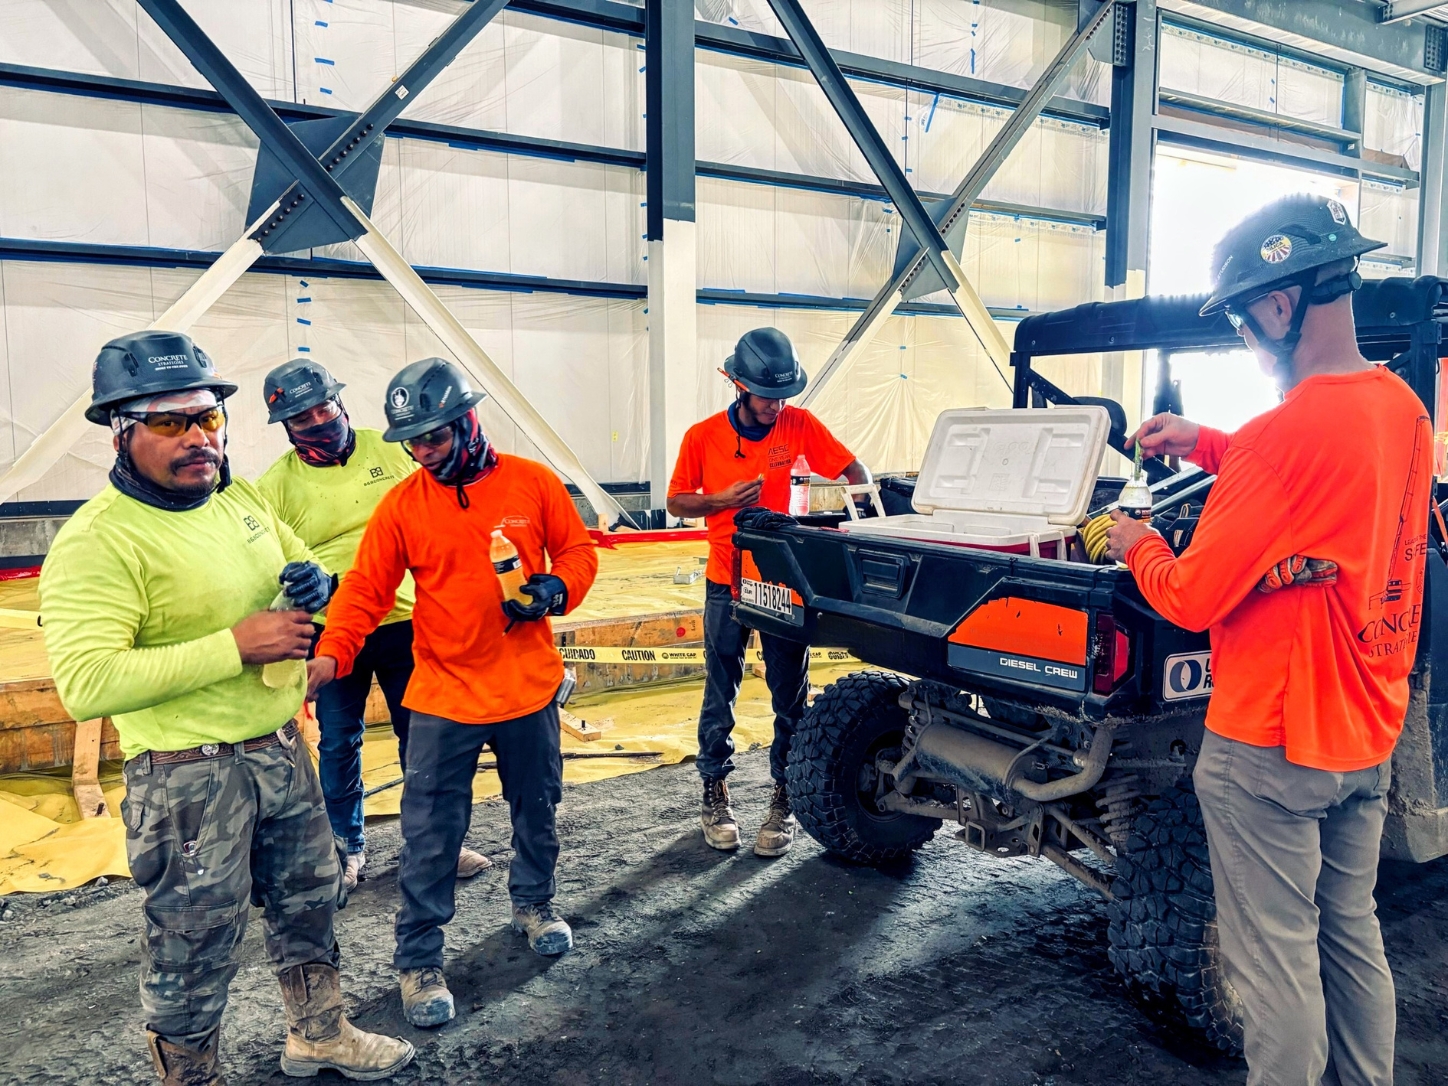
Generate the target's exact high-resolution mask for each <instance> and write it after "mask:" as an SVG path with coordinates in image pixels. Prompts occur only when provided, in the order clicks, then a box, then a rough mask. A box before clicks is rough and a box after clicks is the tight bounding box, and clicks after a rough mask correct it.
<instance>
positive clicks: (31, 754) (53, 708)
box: [0, 610, 704, 773]
mask: <svg viewBox="0 0 1448 1086" xmlns="http://www.w3.org/2000/svg"><path fill="white" fill-rule="evenodd" d="M553 632H554V635H555V637H556V639H557V641H558V643H559V644H560V645H606V646H613V647H624V648H629V647H639V648H657V647H660V646H668V645H697V644H699V643H701V642H702V641H703V640H704V613H703V611H701V610H700V611H670V612H667V613H664V614H655V615H634V616H630V617H628V618H601V619H594V620H591V621H586V622H555V623H554V624H553ZM576 666H577V671H578V689H577V693H579V694H585V693H594V692H597V691H600V690H613V689H616V688H618V687H622V686H635V685H640V684H646V683H657V682H670V681H673V680H676V679H684V678H689V677H691V676H698V675H702V674H703V672H704V667H703V665H702V664H694V665H685V666H664V665H659V664H578V665H576ZM365 717H366V720H367V723H369V724H380V723H383V722H385V721H387V720H388V719H390V718H389V714H388V712H387V702H386V701H385V700H383V697H382V691H381V690H380V689H379V688H378V687H377V684H376V683H373V684H372V693H371V694H370V695H369V696H368V698H367V707H366V709H365ZM74 752H75V721H74V720H72V719H71V718H70V716H69V714H67V713H66V711H65V707H64V706H63V705H61V703H60V697H59V695H58V694H57V693H56V691H55V681H54V680H53V679H25V680H21V681H18V682H10V683H0V773H18V772H24V771H27V770H37V769H54V768H57V767H59V766H68V765H71V764H72V759H73V757H74ZM100 757H101V760H102V761H116V760H119V759H120V757H121V747H120V739H119V737H118V736H117V735H116V729H115V728H114V727H113V726H112V725H111V722H110V721H109V720H107V721H105V722H104V724H103V726H102V728H101V748H100Z"/></svg>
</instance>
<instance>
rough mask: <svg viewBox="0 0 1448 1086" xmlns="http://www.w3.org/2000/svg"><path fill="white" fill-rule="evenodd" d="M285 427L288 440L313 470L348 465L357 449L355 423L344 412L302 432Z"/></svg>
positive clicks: (284, 424)
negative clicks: (353, 425)
mask: <svg viewBox="0 0 1448 1086" xmlns="http://www.w3.org/2000/svg"><path fill="white" fill-rule="evenodd" d="M339 406H340V405H339ZM282 425H283V426H284V427H286V431H287V440H288V441H290V442H291V443H292V448H294V449H296V450H297V456H299V457H300V458H301V460H302V463H304V464H310V465H312V467H314V468H326V467H332V466H333V465H337V464H345V463H347V459H348V458H349V457H350V456H351V455H352V453H353V452H355V451H356V449H357V431H355V430H353V429H352V421H351V419H349V418H348V417H347V411H346V409H345V408H343V409H342V411H341V412H340V413H339V414H338V415H337V417H336V418H334V419H328V420H327V421H326V422H323V423H320V424H318V425H316V426H308V427H307V428H306V429H303V430H293V429H292V428H291V427H290V426H287V424H286V423H282Z"/></svg>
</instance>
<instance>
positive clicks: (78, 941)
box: [0, 751, 1448, 1086]
mask: <svg viewBox="0 0 1448 1086" xmlns="http://www.w3.org/2000/svg"><path fill="white" fill-rule="evenodd" d="M767 776H768V768H767V762H766V758H765V755H764V752H763V751H759V752H756V753H752V754H749V755H746V756H744V758H743V759H742V767H741V769H740V771H739V772H737V773H736V774H735V777H734V782H735V796H736V801H737V802H736V810H737V811H738V812H739V813H740V816H741V821H742V823H743V825H744V828H745V830H746V831H749V832H751V833H752V830H753V829H754V828H755V827H756V826H757V823H758V820H759V818H760V815H761V812H762V809H763V807H764V806H765V802H766V798H767V794H768V793H767V789H768V781H767ZM697 779H698V778H697V776H696V774H695V771H694V769H693V767H692V766H691V765H682V766H674V767H669V768H663V769H658V770H655V771H652V772H648V773H642V774H638V775H635V776H628V777H621V778H617V779H614V780H609V781H602V782H596V783H592V784H588V785H582V786H577V787H570V788H569V789H568V791H567V794H566V796H565V799H564V806H563V808H562V810H561V811H560V821H561V830H562V837H563V842H564V854H563V859H562V862H561V864H560V868H559V876H560V886H559V904H560V906H561V907H562V908H563V910H564V911H565V913H566V915H567V916H568V917H569V919H570V920H571V921H572V923H573V925H574V931H575V935H576V940H577V946H576V949H575V950H574V951H573V952H572V953H571V954H569V955H567V956H565V957H563V958H561V959H558V960H553V961H548V960H544V959H542V958H539V957H537V956H536V955H534V954H532V953H531V952H530V951H529V950H528V949H527V947H526V945H525V944H524V943H523V942H522V941H521V938H520V937H517V936H515V935H513V934H511V933H510V932H509V930H508V927H507V910H506V903H507V902H506V886H505V883H506V860H507V857H508V855H509V853H508V848H507V842H508V817H507V811H506V808H504V807H502V806H501V805H499V804H496V803H489V804H483V805H481V806H479V807H478V808H477V810H476V812H475V815H474V820H473V830H472V832H471V834H470V835H469V841H470V843H471V844H472V845H473V846H474V847H477V848H480V849H482V850H483V851H485V852H487V853H488V854H489V855H491V856H493V857H494V858H495V860H497V861H498V866H497V868H495V869H494V870H492V871H490V872H487V873H485V874H484V875H482V876H480V877H479V878H478V879H476V880H475V881H474V882H473V883H471V884H468V885H464V886H461V887H460V888H459V892H458V916H457V919H456V920H455V921H454V922H453V923H452V925H451V926H450V927H449V928H448V931H447V940H448V976H449V979H450V982H451V984H452V987H453V991H454V993H455V994H456V997H457V1001H458V1010H459V1013H458V1017H457V1019H456V1020H455V1021H454V1022H452V1023H450V1024H449V1025H447V1026H446V1027H444V1028H443V1029H440V1030H437V1031H431V1032H424V1031H420V1030H413V1029H411V1028H410V1027H407V1026H406V1025H404V1024H403V1022H402V1017H401V1004H400V1002H399V999H398V996H397V992H396V983H395V979H394V976H393V974H392V972H391V969H390V966H389V962H390V956H391V951H392V931H391V928H392V915H393V911H394V908H395V905H396V900H397V887H396V858H397V850H398V846H399V838H398V833H397V828H396V823H395V822H392V821H384V822H380V823H375V824H374V825H372V826H371V827H370V828H369V835H370V842H371V848H370V855H371V867H370V874H371V877H370V878H369V879H368V880H367V881H365V882H364V883H363V884H362V886H361V888H360V889H359V891H358V892H357V893H356V894H355V895H354V897H353V900H352V903H351V904H350V905H349V907H348V908H347V910H346V911H345V912H344V913H343V914H341V916H340V917H339V924H338V936H339V939H340V941H341V944H342V950H343V955H344V959H345V961H344V969H345V972H346V978H345V983H346V988H347V992H348V998H349V1004H350V1007H351V1009H352V1011H353V1016H354V1018H355V1019H356V1020H357V1021H358V1022H359V1023H360V1024H362V1025H364V1026H366V1027H368V1028H371V1029H380V1030H386V1031H388V1032H393V1033H402V1034H404V1035H406V1036H407V1037H409V1038H411V1039H412V1040H413V1042H414V1043H415V1044H416V1045H417V1047H418V1056H417V1060H416V1062H415V1063H414V1064H413V1065H412V1066H411V1067H410V1068H408V1069H407V1070H406V1071H405V1072H404V1073H403V1074H401V1075H399V1076H398V1077H397V1078H396V1079H395V1080H394V1081H397V1082H402V1083H489V1084H492V1083H540V1084H542V1083H549V1084H562V1086H571V1084H584V1083H607V1084H609V1086H628V1084H634V1083H661V1084H683V1086H704V1084H713V1083H720V1084H735V1083H738V1084H751V1083H780V1084H793V1083H799V1084H804V1083H818V1084H830V1083H946V1082H949V1083H953V1084H975V1083H978V1084H982V1086H1015V1084H1022V1086H1025V1084H1031V1086H1068V1084H1078V1083H1079V1084H1103V1086H1104V1084H1108V1083H1109V1084H1112V1086H1120V1084H1130V1083H1141V1084H1145V1083H1151V1084H1153V1086H1164V1084H1193V1086H1195V1084H1208V1083H1212V1084H1216V1083H1241V1082H1242V1081H1243V1080H1244V1078H1245V1068H1244V1066H1243V1065H1242V1064H1241V1063H1240V1062H1237V1061H1235V1060H1229V1059H1224V1058H1221V1057H1219V1056H1215V1055H1213V1054H1212V1053H1210V1052H1206V1051H1203V1050H1202V1049H1200V1048H1199V1047H1197V1046H1195V1045H1194V1044H1193V1043H1192V1042H1191V1041H1190V1040H1189V1039H1187V1038H1185V1037H1183V1036H1181V1035H1180V1033H1179V1031H1177V1030H1175V1029H1171V1028H1168V1027H1165V1026H1163V1025H1162V1024H1159V1023H1157V1022H1154V1021H1153V1020H1152V1019H1150V1018H1149V1017H1147V1016H1146V1015H1144V1014H1143V1013H1142V1012H1141V1011H1139V1010H1138V1009H1137V1008H1136V1007H1135V1006H1134V1005H1132V1004H1131V1003H1130V1002H1128V1000H1127V998H1126V996H1125V994H1124V992H1123V990H1122V986H1121V984H1120V983H1119V982H1118V981H1117V979H1116V976H1115V974H1114V973H1113V971H1112V969H1111V967H1110V965H1109V964H1108V962H1107V960H1106V947H1105V929H1106V924H1105V919H1104V910H1103V908H1102V905H1101V904H1100V902H1099V901H1097V900H1094V899H1093V897H1092V896H1091V895H1090V894H1088V893H1087V891H1085V890H1084V889H1082V888H1080V887H1079V886H1078V885H1077V884H1076V883H1074V882H1072V881H1071V880H1069V879H1068V878H1067V877H1066V876H1064V875H1063V874H1061V873H1060V872H1058V870H1057V869H1056V868H1055V867H1053V866H1052V865H1050V864H1049V863H1046V862H1045V861H1030V860H1004V861H1001V860H992V859H990V858H988V857H985V856H981V855H978V854H976V853H973V852H970V851H969V850H967V849H966V848H965V847H964V846H962V845H960V844H959V843H958V842H956V841H954V840H952V839H951V837H950V833H949V829H948V828H947V829H946V830H943V831H942V832H941V833H940V834H939V835H938V836H937V838H936V839H935V840H934V841H933V842H931V843H930V844H929V845H927V846H926V848H925V849H923V850H922V851H921V852H920V854H919V855H918V857H917V858H916V859H915V860H914V862H912V863H910V864H908V865H905V866H903V867H901V868H900V869H899V870H895V871H890V872H878V871H872V870H868V869H860V868H854V867H849V866H846V865H844V864H841V863H838V862H836V861H834V860H832V859H830V858H829V857H827V856H825V855H824V854H823V853H822V852H821V851H820V849H819V848H818V846H816V845H815V844H814V843H813V842H812V841H809V840H808V839H805V840H804V841H803V842H802V843H801V844H800V845H799V846H797V847H796V848H795V850H794V851H793V852H792V853H791V854H790V855H788V856H786V857H784V858H783V859H780V860H775V861H765V860H760V859H757V858H756V857H754V856H753V855H752V854H749V853H748V852H747V851H745V852H741V853H740V854H737V855H733V856H729V855H725V854H722V853H718V852H713V851H710V850H709V849H708V848H706V847H705V846H704V845H703V843H702V841H701V839H700V836H699V830H698V825H697V822H696V812H697V803H698V799H697V796H698V792H697V787H698V786H697ZM1379 901H1380V903H1381V915H1382V918H1383V924H1384V929H1385V931H1386V937H1387V944H1388V953H1389V957H1390V958H1391V960H1392V965H1393V969H1394V972H1395V974H1396V976H1397V982H1398V993H1399V1004H1398V1070H1397V1082H1398V1086H1442V1084H1444V1083H1448V862H1445V861H1439V862H1437V863H1435V864H1431V865H1427V866H1425V867H1412V866H1406V865H1397V864H1385V865H1384V868H1383V872H1382V880H1381V885H1380V888H1379ZM139 906H140V902H139V899H138V896H137V894H136V892H135V891H134V889H133V888H132V887H131V886H130V884H129V883H128V882H125V881H121V882H119V883H117V884H116V885H114V886H110V887H106V888H104V889H101V890H97V891H87V892H85V893H80V894H74V895H66V896H57V897H54V898H51V899H37V898H28V899H17V898H11V899H8V900H7V903H6V907H5V909H4V913H3V917H4V919H3V922H0V1082H4V1083H6V1084H29V1083H87V1084H89V1083H106V1084H114V1086H119V1084H122V1083H145V1082H154V1081H155V1079H154V1077H153V1074H152V1072H151V1070H150V1065H149V1060H148V1059H147V1057H146V1055H145V1050H144V1045H143V1043H142V1034H141V1023H140V1017H139V1011H138V1009H137V1000H136V979H135V977H136V967H137V963H138V961H139V954H138V950H137V944H136V934H137V928H138V923H139ZM242 957H243V961H244V964H243V965H242V968H241V971H240V973H239V974H238V976H237V978H236V981H235V982H234V983H233V985H232V999H231V1006H230V1008H229V1010H228V1012H227V1018H226V1023H225V1026H224V1032H223V1041H222V1045H223V1051H224V1059H225V1065H226V1070H227V1073H228V1075H229V1078H230V1081H231V1083H232V1084H233V1086H250V1084H255V1083H282V1082H287V1081H290V1080H288V1079H286V1078H285V1077H284V1076H283V1075H282V1074H281V1072H280V1071H279V1070H278V1069H277V1054H278V1051H279V1048H280V1045H281V1042H282V1038H283V1036H284V1030H285V1026H284V1022H283V1018H282V1012H281V1005H280V1000H279V998H278V994H277V990H276V983H275V981H274V980H273V979H272V975H271V971H270V969H269V967H268V965H267V963H266V959H265V955H264V953H263V950H262V945H261V932H260V925H259V923H255V922H254V923H253V924H252V926H251V927H250V929H249V931H248V934H247V937H246V941H245V944H244V946H243V949H242ZM317 1081H319V1082H326V1081H334V1082H339V1081H342V1080H340V1079H338V1078H335V1077H333V1076H331V1075H330V1073H328V1074H325V1075H323V1076H322V1077H321V1078H320V1079H318V1080H317Z"/></svg>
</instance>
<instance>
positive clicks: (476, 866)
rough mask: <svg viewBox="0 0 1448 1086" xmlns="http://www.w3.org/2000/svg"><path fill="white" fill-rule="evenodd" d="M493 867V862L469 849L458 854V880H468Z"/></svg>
mask: <svg viewBox="0 0 1448 1086" xmlns="http://www.w3.org/2000/svg"><path fill="white" fill-rule="evenodd" d="M492 866H493V861H492V860H490V859H488V858H487V857H486V856H484V855H483V854H482V853H481V852H474V851H473V850H472V849H470V848H465V849H462V850H461V851H460V852H458V878H460V879H470V878H472V877H473V876H474V875H476V874H479V873H480V872H483V871H486V870H487V869H488V868H490V867H492Z"/></svg>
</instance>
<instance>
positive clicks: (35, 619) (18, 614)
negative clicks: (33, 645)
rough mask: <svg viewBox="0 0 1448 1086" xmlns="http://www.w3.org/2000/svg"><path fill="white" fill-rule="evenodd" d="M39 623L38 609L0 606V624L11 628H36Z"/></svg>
mask: <svg viewBox="0 0 1448 1086" xmlns="http://www.w3.org/2000/svg"><path fill="white" fill-rule="evenodd" d="M40 625H41V624H40V612H39V611H16V610H14V609H13V608H10V607H0V626H4V627H7V628H8V629H12V630H38V629H40Z"/></svg>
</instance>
